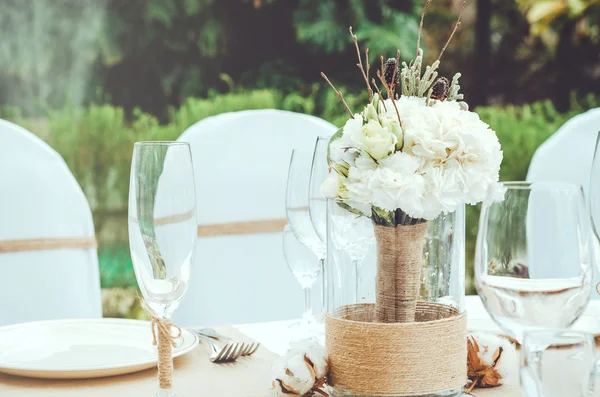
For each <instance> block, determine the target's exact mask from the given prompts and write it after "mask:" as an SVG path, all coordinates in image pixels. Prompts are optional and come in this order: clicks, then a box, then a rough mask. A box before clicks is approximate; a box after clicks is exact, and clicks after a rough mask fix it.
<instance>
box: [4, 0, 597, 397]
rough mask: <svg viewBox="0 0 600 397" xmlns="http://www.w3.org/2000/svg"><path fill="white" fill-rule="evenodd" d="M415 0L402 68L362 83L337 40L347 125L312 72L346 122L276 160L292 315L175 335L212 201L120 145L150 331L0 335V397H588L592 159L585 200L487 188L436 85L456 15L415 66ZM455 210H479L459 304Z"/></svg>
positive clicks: (494, 170) (553, 191) (94, 328)
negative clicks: (355, 84) (354, 98)
mask: <svg viewBox="0 0 600 397" xmlns="http://www.w3.org/2000/svg"><path fill="white" fill-rule="evenodd" d="M430 2H431V0H429V1H427V2H426V5H425V7H424V9H423V13H422V16H421V24H420V28H419V39H418V41H417V46H416V49H417V50H416V54H415V58H414V60H413V61H412V62H410V63H409V64H407V63H402V64H400V57H399V51H398V54H397V55H396V56H395V57H391V58H388V59H384V58H383V56H382V57H381V68H380V69H378V70H376V71H375V76H376V77H377V80H376V79H375V78H372V76H371V74H370V73H371V71H370V68H371V64H370V61H369V51H368V49H367V50H366V51H365V52H364V53H362V52H361V50H360V47H359V42H358V38H357V36H356V35H355V34H354V33H353V30H352V28H351V27H350V28H349V32H350V36H351V39H352V41H353V42H354V44H355V47H356V53H357V56H358V64H357V66H358V68H359V70H360V75H361V80H364V82H365V83H366V89H367V91H366V94H367V95H368V98H369V100H368V103H366V104H362V105H361V106H362V107H363V108H362V110H361V111H359V112H357V113H355V112H354V111H353V110H352V109H351V107H350V105H349V104H348V103H346V101H345V100H344V97H343V93H342V92H340V91H339V90H338V89H337V88H336V87H335V86H334V84H332V82H331V81H330V80H329V78H328V77H327V76H326V75H325V74H324V73H322V76H323V78H324V80H325V81H326V83H327V84H328V85H329V86H330V88H331V89H332V90H333V91H334V92H335V93H336V95H337V96H338V97H339V99H340V101H341V105H342V106H344V108H345V109H347V111H348V119H347V121H346V123H345V124H344V125H343V126H342V127H341V128H339V130H338V131H337V132H336V133H335V134H333V135H332V136H321V137H318V138H317V139H316V140H315V141H314V145H311V146H312V150H310V151H307V150H302V149H300V148H298V149H294V150H293V151H292V152H291V154H290V162H289V164H288V173H287V183H286V189H285V197H282V200H281V201H284V205H285V215H286V222H287V224H286V225H285V227H284V228H283V230H281V231H280V232H281V245H280V246H277V247H273V249H274V250H280V251H282V252H283V258H284V260H285V263H282V264H281V266H287V267H288V268H289V270H290V273H291V274H292V275H293V277H294V278H295V280H296V281H297V283H298V288H300V289H302V290H303V293H304V306H303V308H304V311H303V315H302V318H300V319H293V320H286V321H272V322H255V323H248V324H197V325H195V326H185V327H184V326H180V325H178V324H177V322H176V321H175V320H174V319H173V314H174V313H176V312H177V310H178V307H179V305H180V303H181V301H182V300H183V299H184V298H185V295H186V292H187V291H188V287H189V288H190V289H191V288H193V286H190V275H191V273H192V272H201V271H202V269H200V268H195V267H196V266H194V256H195V254H196V252H195V250H196V240H197V239H198V238H199V236H200V229H199V226H198V220H197V216H198V214H201V213H202V212H203V211H210V208H198V206H197V200H196V197H197V195H206V194H212V193H211V190H215V189H218V188H219V187H218V186H209V187H207V186H197V185H196V183H195V178H194V173H195V172H197V170H195V169H194V166H193V163H194V158H193V155H192V150H191V149H190V145H189V143H186V142H180V141H177V142H171V141H166V142H152V141H149V142H137V143H136V144H135V145H134V148H133V155H132V163H131V174H130V185H129V202H128V232H129V245H130V251H131V257H132V261H133V266H134V270H135V276H136V280H137V284H138V286H139V297H138V298H139V300H140V302H141V306H142V308H143V309H144V311H145V313H146V315H147V318H148V320H130V319H111V318H103V319H63V320H52V321H36V322H29V323H20V324H12V325H8V326H3V327H0V396H2V397H4V396H42V397H51V396H61V397H65V396H66V397H68V396H80V395H86V396H88V395H89V396H96V395H97V396H101V395H103V396H105V395H116V396H121V395H123V396H131V397H137V396H151V395H155V396H158V397H173V396H182V397H183V396H200V395H206V396H217V397H221V396H223V397H224V396H244V397H263V396H283V397H286V396H287V397H308V396H332V397H342V396H343V397H354V396H356V397H371V396H372V397H375V396H393V397H404V396H423V397H424V396H430V397H433V396H466V395H472V396H483V397H495V396H507V397H513V396H514V397H516V396H525V397H560V396H564V397H573V396H594V395H600V388H598V387H595V384H596V376H597V366H598V361H597V345H596V338H597V337H598V336H600V300H596V299H591V297H593V296H594V295H597V291H596V287H595V284H594V280H593V276H592V274H593V269H594V267H595V266H598V265H600V263H599V261H598V257H597V252H598V251H597V248H598V236H597V229H596V225H597V224H598V223H597V222H598V221H599V220H600V215H599V214H600V213H598V211H600V205H599V204H600V201H599V200H600V196H598V192H597V189H598V186H600V183H594V181H595V180H594V176H595V177H596V178H597V177H598V175H600V160H599V159H597V158H595V161H594V166H593V171H592V182H591V183H590V189H589V192H590V194H589V197H584V194H583V191H582V188H581V187H580V186H577V185H571V184H567V183H558V182H556V183H554V182H544V183H542V182H540V183H532V182H522V181H516V182H499V172H500V167H501V162H502V149H501V146H500V143H499V141H498V138H497V137H496V134H495V132H494V131H493V130H492V129H491V128H490V127H489V126H488V125H487V124H486V123H484V122H483V121H482V120H481V119H480V118H479V116H478V115H477V114H476V113H475V112H472V111H469V106H468V104H467V103H466V102H465V101H464V97H463V94H461V93H460V84H459V78H460V76H461V75H460V73H456V74H455V75H454V76H453V77H452V78H451V79H448V78H446V77H443V76H441V75H439V67H440V60H441V59H442V55H443V53H444V50H445V48H446V47H447V46H448V44H449V43H450V41H451V40H452V36H453V35H454V33H455V32H456V30H457V29H458V27H459V26H460V20H461V15H462V11H463V9H464V5H463V8H462V9H461V10H460V14H459V15H458V18H457V21H456V23H455V25H454V29H453V31H452V34H451V35H450V37H449V38H448V42H447V43H446V44H445V45H444V47H443V49H442V51H441V53H440V54H439V56H438V58H437V60H436V61H435V62H434V63H433V64H432V65H426V66H425V67H424V68H423V51H422V50H421V47H420V37H421V30H422V28H423V20H424V17H425V14H426V12H427V7H428V5H429V3H430ZM352 105H353V106H354V107H356V106H357V105H356V104H352ZM280 166H285V164H284V165H282V164H277V165H274V167H280ZM205 172H218V171H215V170H205ZM240 194H241V196H240V202H242V201H243V193H240ZM467 205H481V209H482V210H481V213H480V215H479V229H478V237H477V241H476V243H475V246H476V250H475V258H474V260H473V262H474V268H475V271H474V282H475V287H476V289H477V293H478V295H471V296H467V295H465V286H466V277H467V276H466V274H465V272H466V271H465V268H466V265H465V261H466V260H467V259H466V258H465V252H466V244H467V242H466V239H465V227H466V226H465V217H466V209H465V207H466V206H467ZM203 233H204V232H203ZM207 233H208V234H207V235H210V231H208V232H207ZM230 248H231V249H232V250H235V249H236V247H235V246H232V247H230ZM257 277H268V275H262V274H261V275H257ZM251 281H252V280H249V282H251ZM215 282H219V283H222V284H223V287H224V293H227V294H232V295H234V296H236V299H238V300H239V305H240V306H243V305H244V296H241V295H235V294H236V291H229V290H226V291H225V287H226V286H227V285H226V284H227V280H215ZM273 282H274V283H276V282H277V280H273ZM315 290H316V291H318V292H319V295H320V301H319V302H314V300H313V299H312V298H313V297H314V295H315V294H314V293H312V292H311V291H315ZM214 299H219V297H214ZM273 299H278V297H277V296H273ZM315 308H316V309H315Z"/></svg>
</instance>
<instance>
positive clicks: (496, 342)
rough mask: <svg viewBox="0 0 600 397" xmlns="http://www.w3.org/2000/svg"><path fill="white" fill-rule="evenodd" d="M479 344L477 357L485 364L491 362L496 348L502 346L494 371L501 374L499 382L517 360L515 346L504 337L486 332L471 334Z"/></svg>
mask: <svg viewBox="0 0 600 397" xmlns="http://www.w3.org/2000/svg"><path fill="white" fill-rule="evenodd" d="M471 336H472V337H473V338H475V340H476V341H477V344H478V345H479V349H480V350H479V354H478V356H479V358H480V359H481V361H482V362H483V363H484V364H485V365H492V364H493V356H494V353H495V352H496V350H497V349H498V348H499V347H501V348H502V356H501V357H500V361H499V362H498V365H497V366H496V371H497V372H498V373H499V374H500V376H502V379H501V380H500V384H503V382H504V380H505V379H506V377H507V376H508V374H509V368H510V367H514V365H515V364H516V363H517V362H518V361H517V350H516V349H515V346H514V345H513V344H512V343H511V342H510V341H509V340H508V339H506V338H503V337H500V336H497V335H494V334H488V333H473V334H472V335H471Z"/></svg>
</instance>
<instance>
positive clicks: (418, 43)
mask: <svg viewBox="0 0 600 397" xmlns="http://www.w3.org/2000/svg"><path fill="white" fill-rule="evenodd" d="M429 3H431V0H427V2H426V3H425V7H423V13H422V14H421V22H420V23H419V35H418V36H417V56H419V48H420V47H421V33H422V32H423V21H424V20H425V13H426V12H427V7H429Z"/></svg>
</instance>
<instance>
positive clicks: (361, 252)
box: [327, 199, 375, 303]
mask: <svg viewBox="0 0 600 397" xmlns="http://www.w3.org/2000/svg"><path fill="white" fill-rule="evenodd" d="M327 203H328V205H327V207H328V211H329V219H330V223H329V224H330V227H331V230H330V236H331V239H332V240H333V241H332V243H333V247H335V251H334V255H335V256H337V257H338V258H337V262H341V261H342V260H343V259H342V258H339V256H340V255H342V254H343V255H345V256H347V258H348V259H349V260H350V263H351V265H352V267H353V268H354V274H355V278H356V280H355V283H356V288H355V291H354V293H355V298H354V300H355V301H356V303H359V301H361V298H362V297H361V294H360V286H361V264H362V263H363V261H364V259H365V257H366V256H367V254H368V253H369V250H370V249H371V246H372V245H373V244H374V243H375V229H374V227H373V222H372V221H371V218H370V217H368V216H364V215H362V214H357V213H354V212H351V211H347V210H346V209H345V208H347V203H346V202H345V201H344V200H338V199H327Z"/></svg>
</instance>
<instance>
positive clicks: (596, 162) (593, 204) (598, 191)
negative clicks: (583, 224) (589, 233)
mask: <svg viewBox="0 0 600 397" xmlns="http://www.w3.org/2000/svg"><path fill="white" fill-rule="evenodd" d="M588 197H589V205H590V215H591V218H592V228H593V230H594V234H595V235H596V238H600V132H598V137H597V138H596V149H595V150H594V159H593V161H592V170H591V172H590V184H589V189H588ZM599 264H600V263H599Z"/></svg>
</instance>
